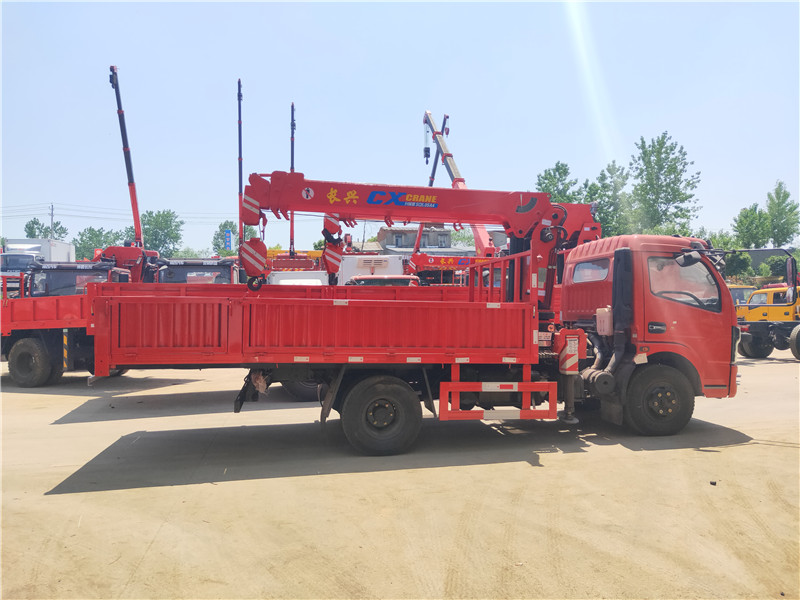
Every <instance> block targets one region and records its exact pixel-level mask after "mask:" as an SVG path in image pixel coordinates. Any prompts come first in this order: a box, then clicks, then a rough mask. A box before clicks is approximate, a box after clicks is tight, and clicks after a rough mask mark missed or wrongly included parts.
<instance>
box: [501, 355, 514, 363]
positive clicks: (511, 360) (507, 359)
mask: <svg viewBox="0 0 800 600" xmlns="http://www.w3.org/2000/svg"><path fill="white" fill-rule="evenodd" d="M503 362H504V363H515V362H517V359H516V357H514V356H504V357H503Z"/></svg>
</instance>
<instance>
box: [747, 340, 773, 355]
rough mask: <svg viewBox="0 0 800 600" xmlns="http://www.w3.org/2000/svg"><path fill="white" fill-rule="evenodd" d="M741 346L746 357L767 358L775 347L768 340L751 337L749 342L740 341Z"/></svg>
mask: <svg viewBox="0 0 800 600" xmlns="http://www.w3.org/2000/svg"><path fill="white" fill-rule="evenodd" d="M742 348H744V350H745V352H746V353H747V354H745V356H747V357H748V358H767V357H768V356H769V355H770V354H772V351H773V350H774V349H775V346H773V345H772V342H770V341H769V340H758V339H755V338H753V339H752V340H751V341H749V342H745V341H743V342H742Z"/></svg>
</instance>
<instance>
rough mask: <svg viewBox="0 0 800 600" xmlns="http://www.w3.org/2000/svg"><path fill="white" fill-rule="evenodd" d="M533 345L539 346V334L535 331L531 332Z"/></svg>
mask: <svg viewBox="0 0 800 600" xmlns="http://www.w3.org/2000/svg"><path fill="white" fill-rule="evenodd" d="M533 345H534V346H538V345H539V332H538V331H537V330H535V329H534V330H533Z"/></svg>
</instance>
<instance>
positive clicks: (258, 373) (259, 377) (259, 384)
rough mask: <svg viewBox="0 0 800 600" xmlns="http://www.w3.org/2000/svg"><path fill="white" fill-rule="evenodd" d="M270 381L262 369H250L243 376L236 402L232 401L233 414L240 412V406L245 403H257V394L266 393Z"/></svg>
mask: <svg viewBox="0 0 800 600" xmlns="http://www.w3.org/2000/svg"><path fill="white" fill-rule="evenodd" d="M270 379H271V378H270V376H269V375H267V374H266V373H265V372H264V370H263V369H250V372H249V373H248V374H247V375H245V378H244V385H243V386H242V389H241V390H239V393H238V394H237V395H236V400H234V401H233V412H235V413H238V412H239V411H241V410H242V404H244V403H245V402H257V401H258V393H259V392H266V391H267V388H268V387H269V384H270ZM262 388H263V389H262Z"/></svg>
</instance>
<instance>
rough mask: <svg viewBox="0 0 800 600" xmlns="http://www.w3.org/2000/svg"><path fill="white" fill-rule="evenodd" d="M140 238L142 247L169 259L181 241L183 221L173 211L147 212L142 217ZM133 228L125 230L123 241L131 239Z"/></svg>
mask: <svg viewBox="0 0 800 600" xmlns="http://www.w3.org/2000/svg"><path fill="white" fill-rule="evenodd" d="M141 222H142V237H143V238H144V247H145V248H147V249H148V250H155V251H157V252H158V253H159V254H160V255H161V256H163V257H164V258H171V257H172V255H173V254H175V252H176V251H177V250H178V248H179V247H180V244H181V240H182V239H183V225H184V221H183V220H181V219H179V218H178V214H177V213H176V212H175V211H174V210H169V209H167V210H159V211H157V212H153V211H152V210H148V211H147V212H146V213H144V214H143V215H142V218H141ZM133 237H134V231H133V227H127V228H126V229H125V239H133Z"/></svg>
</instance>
